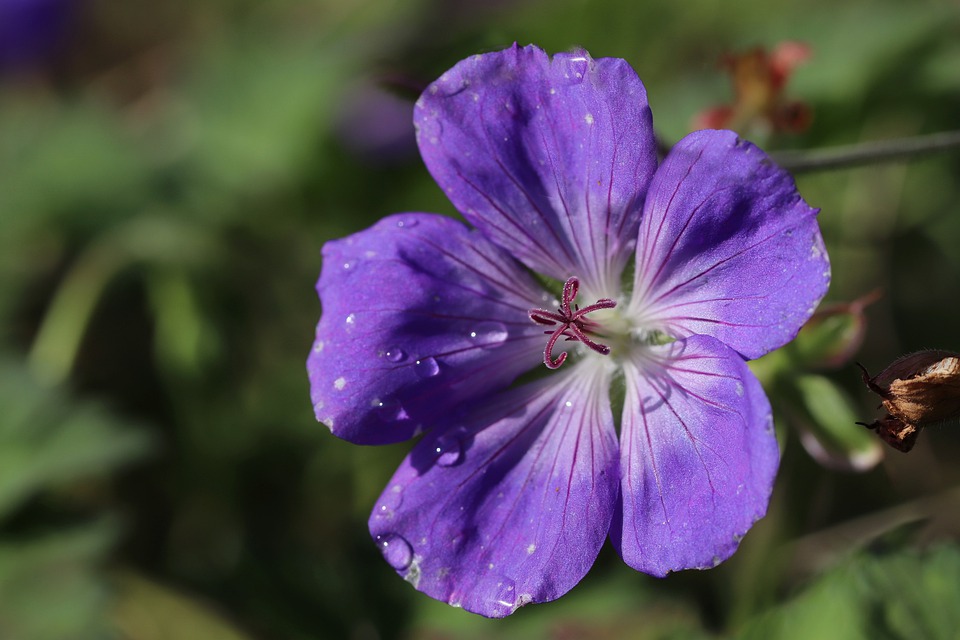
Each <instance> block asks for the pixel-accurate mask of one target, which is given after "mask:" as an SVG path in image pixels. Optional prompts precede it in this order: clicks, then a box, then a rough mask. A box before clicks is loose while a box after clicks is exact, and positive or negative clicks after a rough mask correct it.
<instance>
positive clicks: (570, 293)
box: [528, 277, 617, 369]
mask: <svg viewBox="0 0 960 640" xmlns="http://www.w3.org/2000/svg"><path fill="white" fill-rule="evenodd" d="M579 290H580V281H579V280H578V279H577V278H576V277H572V278H570V279H569V280H567V281H566V283H565V284H564V285H563V297H562V299H561V301H560V308H559V309H557V312H556V313H554V312H553V311H547V310H546V309H531V310H530V311H529V312H528V313H529V315H530V319H531V320H533V321H534V322H536V323H537V324H542V325H547V326H556V329H553V330H550V331H544V334H547V335H549V336H550V338H549V339H548V340H547V346H546V347H545V348H544V350H543V364H545V365H546V366H547V368H548V369H559V368H560V366H561V365H562V364H563V363H564V362H566V360H567V352H566V351H564V352H563V353H561V354H560V355H559V356H557V357H556V358H554V357H553V348H554V346H556V344H557V341H558V340H559V339H560V338H561V336H562V337H564V338H566V341H571V340H575V341H577V342H581V343H583V344H585V345H586V346H588V347H590V348H591V349H592V350H594V351H596V352H597V353H600V354H603V355H609V353H610V347H608V346H606V345H604V344H601V343H599V342H597V341H595V340H593V339H591V338H590V337H589V336H588V335H587V334H588V333H593V334H595V333H597V329H598V328H599V326H598V325H597V324H596V323H595V322H592V321H590V320H589V319H588V318H587V317H586V316H587V314H589V313H592V312H594V311H597V310H599V309H612V308H614V307H615V306H617V303H616V301H614V300H610V299H609V298H601V299H599V300H597V301H596V302H594V303H593V304H591V305H590V306H588V307H584V308H583V309H581V308H580V306H579V305H577V304H575V303H574V299H575V298H576V297H577V292H578V291H579Z"/></svg>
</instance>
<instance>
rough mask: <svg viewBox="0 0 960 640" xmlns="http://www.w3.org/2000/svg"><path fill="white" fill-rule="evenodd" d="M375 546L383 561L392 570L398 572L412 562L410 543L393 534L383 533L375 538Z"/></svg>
mask: <svg viewBox="0 0 960 640" xmlns="http://www.w3.org/2000/svg"><path fill="white" fill-rule="evenodd" d="M377 545H379V547H380V553H382V554H383V557H384V559H385V560H386V561H387V564H389V565H390V566H391V567H393V568H394V569H396V570H398V571H400V570H403V569H406V568H407V567H409V566H410V562H411V561H412V560H413V549H412V548H410V543H409V542H407V541H406V540H404V539H403V537H402V536H399V535H397V534H395V533H385V534H383V535H379V536H377Z"/></svg>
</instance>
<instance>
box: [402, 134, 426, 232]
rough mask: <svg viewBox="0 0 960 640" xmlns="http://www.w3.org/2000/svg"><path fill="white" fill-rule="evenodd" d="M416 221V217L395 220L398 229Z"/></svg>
mask: <svg viewBox="0 0 960 640" xmlns="http://www.w3.org/2000/svg"><path fill="white" fill-rule="evenodd" d="M431 142H432V140H431ZM418 222H420V221H419V220H417V219H416V218H411V219H409V220H398V221H397V227H399V228H400V229H409V228H411V227H415V226H417V223H418Z"/></svg>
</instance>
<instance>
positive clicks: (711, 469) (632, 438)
mask: <svg viewBox="0 0 960 640" xmlns="http://www.w3.org/2000/svg"><path fill="white" fill-rule="evenodd" d="M652 349H654V350H653V351H652V352H651V353H650V355H649V357H648V358H645V359H644V360H643V361H642V362H628V363H626V364H625V367H624V373H625V378H626V386H627V394H626V400H625V404H624V409H623V423H622V430H621V438H620V469H621V474H622V481H621V497H622V503H623V514H622V520H618V519H617V518H614V523H613V527H612V531H611V534H610V536H611V539H612V540H613V542H614V545H615V546H616V547H617V549H618V550H619V552H620V554H621V555H622V556H623V559H624V561H625V562H626V563H627V564H629V565H630V566H631V567H634V568H635V569H638V570H640V571H643V572H645V573H649V574H652V575H655V576H663V575H665V574H666V573H667V572H669V571H676V570H679V569H706V568H709V567H712V566H715V565H716V564H717V563H719V562H721V561H722V560H725V559H726V558H728V557H729V556H730V555H731V554H732V553H733V552H734V551H735V550H736V548H737V545H738V544H739V542H740V538H741V537H743V535H744V534H745V533H746V532H747V530H748V529H749V528H750V526H751V525H752V524H753V523H754V522H755V521H756V520H758V519H759V518H761V517H763V515H764V514H765V513H766V510H767V503H768V501H769V499H770V491H771V489H772V486H773V480H774V476H775V475H776V471H777V464H778V460H779V452H778V449H777V440H776V437H775V435H774V433H773V419H772V417H771V413H770V404H769V403H768V402H767V398H766V396H765V395H764V393H763V389H762V388H761V387H760V383H759V382H757V379H756V378H755V377H754V376H753V374H752V373H751V372H750V370H749V369H748V368H747V366H746V364H745V363H744V361H743V359H742V358H741V357H740V356H739V355H738V354H737V353H736V352H734V351H733V350H732V349H730V348H729V347H726V346H725V345H723V344H722V343H720V342H718V341H717V340H715V339H714V338H711V337H708V336H694V337H691V338H689V339H686V340H678V341H676V342H673V343H671V344H669V345H665V346H662V347H655V348H652Z"/></svg>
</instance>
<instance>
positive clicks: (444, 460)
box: [433, 433, 463, 467]
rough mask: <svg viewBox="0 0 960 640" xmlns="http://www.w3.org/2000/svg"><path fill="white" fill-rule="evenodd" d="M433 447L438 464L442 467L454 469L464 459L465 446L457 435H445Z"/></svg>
mask: <svg viewBox="0 0 960 640" xmlns="http://www.w3.org/2000/svg"><path fill="white" fill-rule="evenodd" d="M433 446H434V453H435V454H436V456H437V464H438V465H440V466H441V467H452V466H453V465H455V464H457V463H458V462H460V459H461V458H462V457H463V444H462V443H461V442H460V437H459V436H458V435H457V434H455V433H445V434H444V435H442V436H440V437H439V438H437V441H436V443H435V444H434V445H433Z"/></svg>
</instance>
